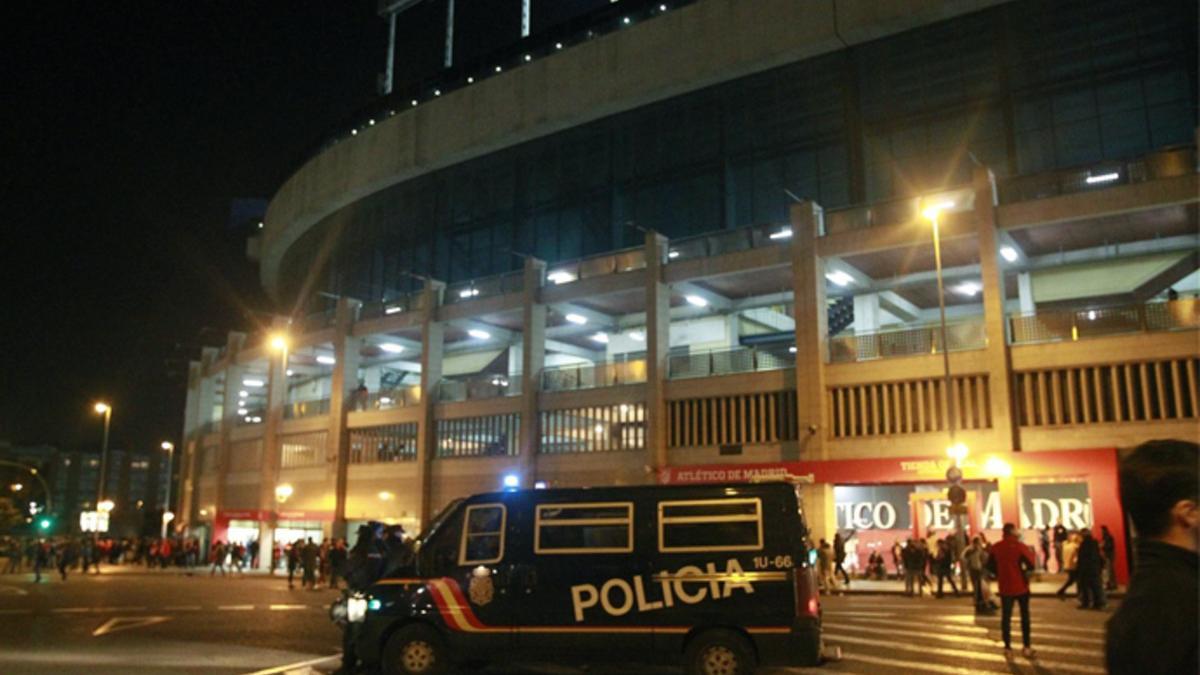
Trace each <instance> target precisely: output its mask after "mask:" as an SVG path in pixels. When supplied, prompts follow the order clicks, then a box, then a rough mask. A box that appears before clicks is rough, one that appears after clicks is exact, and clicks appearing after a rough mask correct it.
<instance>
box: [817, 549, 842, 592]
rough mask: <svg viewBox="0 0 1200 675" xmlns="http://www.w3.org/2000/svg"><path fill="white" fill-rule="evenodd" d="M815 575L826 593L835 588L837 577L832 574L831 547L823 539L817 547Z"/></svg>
mask: <svg viewBox="0 0 1200 675" xmlns="http://www.w3.org/2000/svg"><path fill="white" fill-rule="evenodd" d="M817 576H818V580H819V581H820V585H821V588H823V589H824V590H825V592H826V593H833V592H834V591H836V590H837V577H835V576H834V574H833V547H832V546H830V545H829V542H827V541H825V540H824V539H822V540H821V543H820V545H819V546H818V547H817Z"/></svg>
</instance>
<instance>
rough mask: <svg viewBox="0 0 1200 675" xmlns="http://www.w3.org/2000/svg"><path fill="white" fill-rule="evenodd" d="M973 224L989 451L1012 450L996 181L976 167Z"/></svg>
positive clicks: (1013, 430)
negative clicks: (991, 434)
mask: <svg viewBox="0 0 1200 675" xmlns="http://www.w3.org/2000/svg"><path fill="white" fill-rule="evenodd" d="M973 183H974V187H975V223H976V226H977V228H978V234H979V260H980V263H979V269H980V272H981V273H982V275H983V324H984V330H985V331H986V333H985V334H986V335H987V340H986V343H985V344H986V347H985V348H984V353H985V359H986V363H987V372H988V390H989V391H988V394H989V398H990V399H991V404H992V429H993V431H994V433H995V441H994V444H995V447H993V448H991V450H992V451H1004V452H1007V451H1009V450H1015V449H1017V448H1018V447H1019V443H1020V441H1019V438H1018V436H1017V429H1016V425H1015V418H1014V416H1013V414H1012V410H1013V406H1012V386H1011V384H1012V374H1011V373H1012V359H1011V356H1010V354H1009V351H1008V338H1007V335H1008V331H1007V319H1006V317H1005V316H1004V273H1003V272H1002V271H1001V269H1000V263H999V260H998V255H999V253H998V251H999V244H998V243H997V230H996V202H997V199H996V177H995V176H993V175H992V172H991V170H989V169H987V168H986V167H976V168H975V173H974V176H973Z"/></svg>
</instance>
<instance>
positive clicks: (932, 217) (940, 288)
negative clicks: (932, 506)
mask: <svg viewBox="0 0 1200 675" xmlns="http://www.w3.org/2000/svg"><path fill="white" fill-rule="evenodd" d="M953 207H954V202H939V203H937V204H931V205H929V206H927V207H925V209H924V210H923V211H922V212H921V214H922V215H923V216H925V218H926V219H928V220H929V224H930V225H931V227H932V230H933V264H934V268H935V269H936V272H937V296H938V318H939V326H940V331H941V335H942V369H943V378H944V388H945V396H946V415H947V417H949V419H948V420H947V423H948V428H949V430H950V445H951V446H953V445H954V444H955V442H954V436H955V431H956V429H955V426H956V425H955V420H954V417H955V414H954V396H953V395H951V391H950V343H949V341H948V340H947V339H946V288H945V285H944V283H943V280H942V240H941V237H940V236H939V232H938V216H939V215H940V214H941V212H942V211H945V210H946V209H950V208H953Z"/></svg>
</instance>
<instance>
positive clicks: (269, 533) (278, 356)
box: [258, 318, 288, 569]
mask: <svg viewBox="0 0 1200 675" xmlns="http://www.w3.org/2000/svg"><path fill="white" fill-rule="evenodd" d="M273 328H274V329H275V330H276V331H278V332H280V333H286V332H287V328H288V322H287V319H285V318H276V319H275V321H274V325H273ZM264 348H265V349H266V350H267V351H266V354H267V359H268V361H267V363H268V366H267V409H266V412H265V413H264V415H265V416H264V418H263V436H262V463H261V464H260V467H259V468H260V473H259V495H258V508H259V515H260V520H259V526H258V529H259V531H258V544H259V550H260V551H261V553H260V554H259V556H258V559H259V563H258V566H259V568H260V569H270V567H269V566H270V560H271V551H272V550H273V549H274V547H275V526H276V525H277V524H278V516H277V514H276V510H275V509H276V504H275V485H276V484H277V483H278V482H279V427H280V425H281V424H282V423H283V402H284V400H285V399H286V398H287V388H288V383H287V350H284V351H282V352H279V351H274V350H272V349H271V348H270V347H269V346H266V345H264Z"/></svg>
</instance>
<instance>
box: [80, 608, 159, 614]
mask: <svg viewBox="0 0 1200 675" xmlns="http://www.w3.org/2000/svg"><path fill="white" fill-rule="evenodd" d="M144 611H146V608H145V607H93V608H92V614H110V613H112V612H144Z"/></svg>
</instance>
